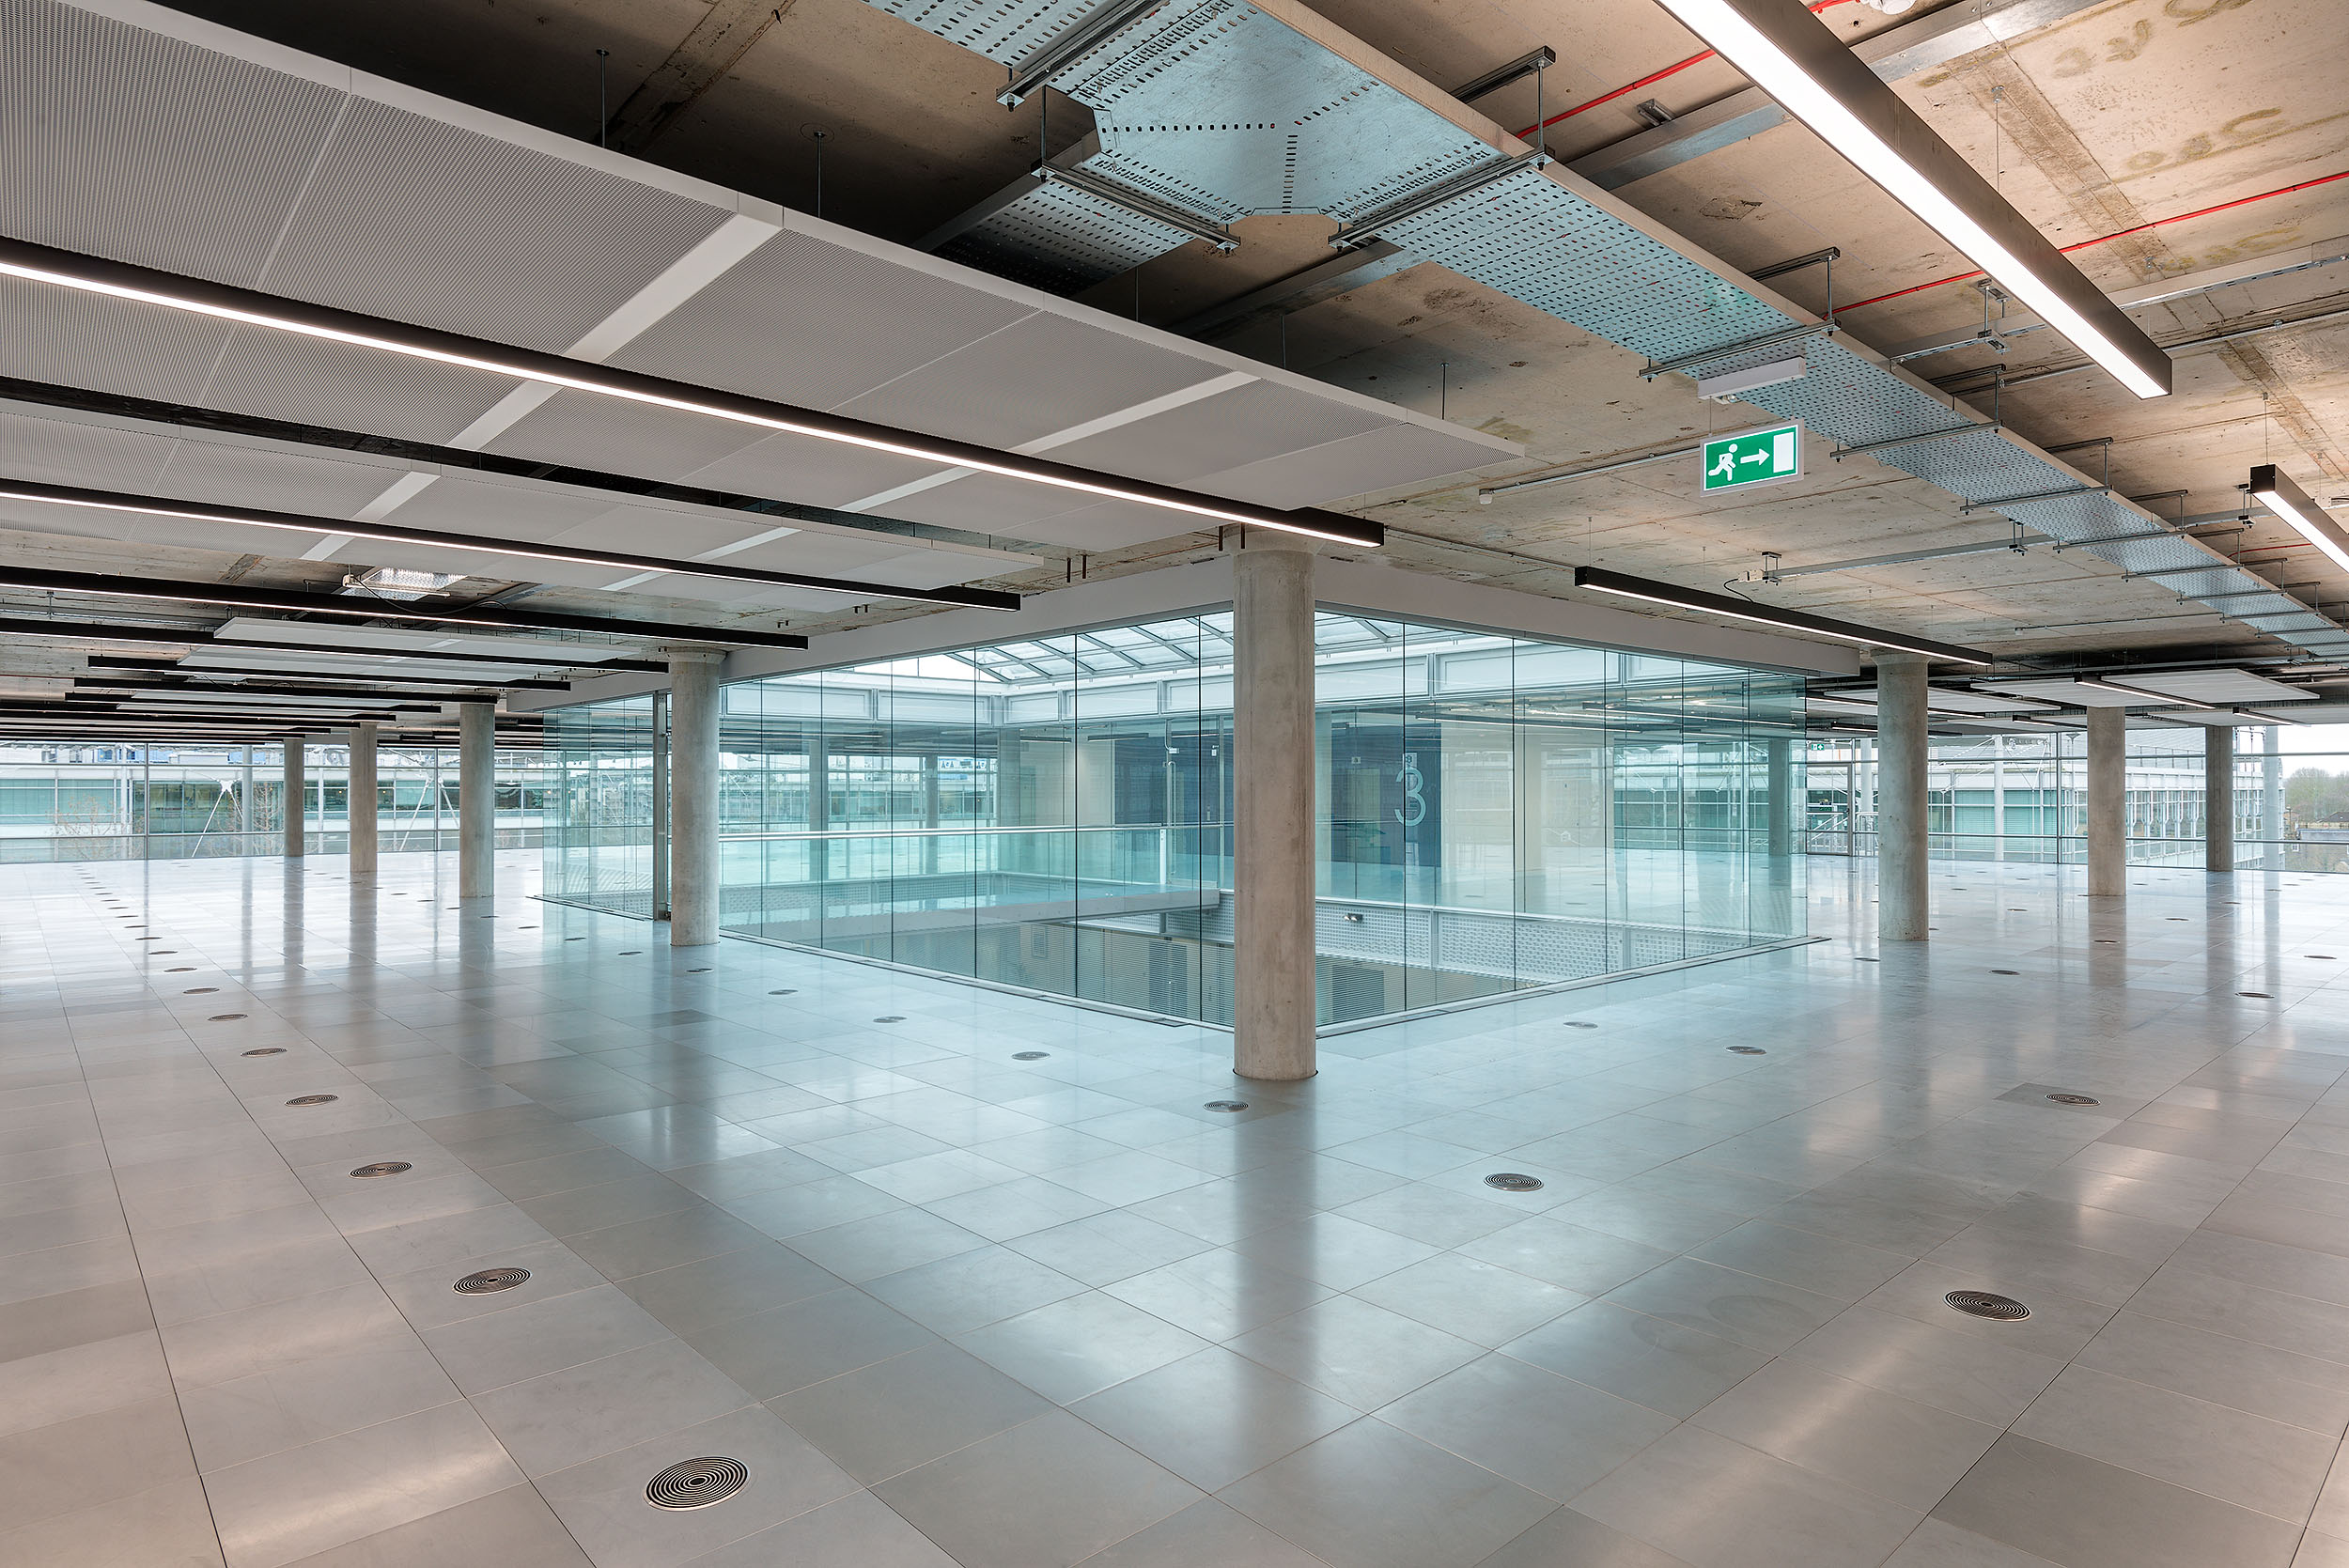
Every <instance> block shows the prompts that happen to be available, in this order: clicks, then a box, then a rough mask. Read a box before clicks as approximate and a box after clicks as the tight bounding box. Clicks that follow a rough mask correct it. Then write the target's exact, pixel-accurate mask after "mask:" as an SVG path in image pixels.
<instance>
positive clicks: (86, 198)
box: [0, 0, 344, 287]
mask: <svg viewBox="0 0 2349 1568" xmlns="http://www.w3.org/2000/svg"><path fill="white" fill-rule="evenodd" d="M224 102H226V103H234V104H236V105H237V106H238V121H239V123H238V135H237V138H236V141H235V144H234V146H233V147H226V146H224V145H223V141H222V138H221V137H220V135H219V125H220V105H221V104H222V103H224ZM343 102H344V95H343V94H342V93H341V92H339V91H337V90H335V89H334V88H333V87H330V86H327V85H324V84H323V83H320V82H315V81H309V80H305V79H303V78H300V77H295V76H289V75H288V74H286V73H285V72H283V71H277V70H268V69H266V68H264V67H262V66H258V65H254V64H251V63H249V62H247V61H243V60H239V59H234V58H230V57H227V56H225V55H222V54H216V53H214V52H212V51H210V50H205V49H199V48H197V47H195V46H194V45H193V44H189V43H183V42H181V41H180V40H179V39H172V38H165V37H163V35H161V34H159V33H153V32H149V31H147V30H146V29H144V28H139V27H133V26H132V25H130V24H129V23H123V22H117V21H115V20H113V19H111V18H108V17H101V16H96V15H92V14H91V13H90V12H88V11H84V10H77V9H74V8H70V7H66V6H59V5H54V4H51V3H50V0H0V230H5V231H6V232H7V233H8V234H10V235H13V236H15V237H16V238H18V239H20V240H35V241H39V242H40V243H42V244H44V245H63V246H66V247H68V248H69V249H72V250H84V251H95V252H97V253H98V254H100V255H101V256H118V257H120V258H121V259H123V260H125V261H135V262H139V263H140V264H142V265H144V266H148V267H163V268H168V269H170V270H172V271H174V272H198V273H202V274H203V275H205V276H208V277H213V278H217V279H218V280H220V281H221V282H223V283H234V284H239V285H242V286H245V287H251V286H252V285H253V283H254V281H255V280H256V279H257V277H259V275H260V272H261V268H262V266H263V265H264V264H265V263H266V262H267V261H268V260H269V256H270V251H271V249H272V246H274V245H275V244H276V242H277V238H278V235H279V234H280V233H281V232H282V231H283V229H284V226H285V221H286V214H287V213H288V211H290V210H292V208H293V204H294V200H295V198H296V197H297V196H298V195H299V194H301V191H302V186H303V180H304V179H306V178H307V177H308V176H309V174H310V171H311V169H312V168H313V167H314V166H315V165H316V163H317V161H318V153H319V147H321V146H322V145H323V143H324V141H325V139H326V136H327V134H328V132H330V131H331V130H332V129H333V127H334V121H335V119H336V117H337V116H339V115H340V114H341V112H342V107H343ZM93 104H102V105H104V106H105V111H106V112H104V113H102V114H92V113H91V112H90V108H91V105H93Z"/></svg>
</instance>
